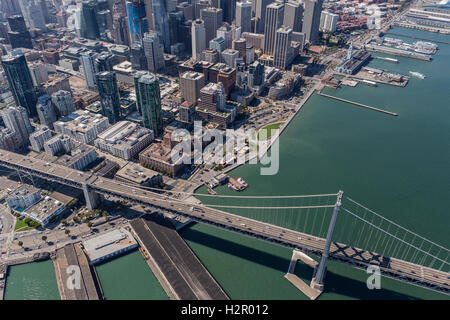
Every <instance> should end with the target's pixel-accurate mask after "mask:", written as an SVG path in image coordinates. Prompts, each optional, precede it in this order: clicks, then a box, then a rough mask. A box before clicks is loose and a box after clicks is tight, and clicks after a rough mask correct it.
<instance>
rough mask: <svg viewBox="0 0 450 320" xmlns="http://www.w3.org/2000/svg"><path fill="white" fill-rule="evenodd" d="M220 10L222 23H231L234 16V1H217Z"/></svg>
mask: <svg viewBox="0 0 450 320" xmlns="http://www.w3.org/2000/svg"><path fill="white" fill-rule="evenodd" d="M219 4H220V8H221V9H222V11H223V21H225V22H228V23H229V24H231V23H233V20H234V18H235V14H236V0H219Z"/></svg>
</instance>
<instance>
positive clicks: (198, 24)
mask: <svg viewBox="0 0 450 320" xmlns="http://www.w3.org/2000/svg"><path fill="white" fill-rule="evenodd" d="M208 43H209V42H208ZM205 48H206V39H205V24H204V22H203V20H201V19H197V20H194V21H193V22H192V57H193V58H194V59H196V60H201V59H202V52H203V50H205Z"/></svg>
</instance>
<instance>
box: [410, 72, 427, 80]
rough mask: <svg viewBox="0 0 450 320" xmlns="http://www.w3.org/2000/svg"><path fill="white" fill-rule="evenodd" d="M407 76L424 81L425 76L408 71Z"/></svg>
mask: <svg viewBox="0 0 450 320" xmlns="http://www.w3.org/2000/svg"><path fill="white" fill-rule="evenodd" d="M409 74H410V75H412V76H413V77H416V78H419V79H425V75H423V74H421V73H420V72H416V71H410V72H409Z"/></svg>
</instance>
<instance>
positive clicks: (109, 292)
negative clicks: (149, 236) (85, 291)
mask: <svg viewBox="0 0 450 320" xmlns="http://www.w3.org/2000/svg"><path fill="white" fill-rule="evenodd" d="M95 269H96V270H97V274H98V277H99V278H100V283H101V285H102V289H103V294H104V296H105V299H109V300H119V299H120V300H144V299H148V300H163V299H164V300H167V299H168V298H167V295H166V293H165V292H164V290H163V289H162V287H161V285H160V284H159V282H158V280H157V279H156V278H155V276H154V275H153V273H152V271H151V270H150V268H149V267H148V265H147V263H146V262H145V260H144V258H143V257H142V255H141V253H140V252H139V250H136V251H134V252H131V253H128V254H126V255H122V256H120V257H117V258H115V259H112V260H109V261H107V262H105V263H102V264H100V265H97V266H96V268H95Z"/></svg>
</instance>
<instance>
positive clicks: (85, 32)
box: [80, 0, 100, 39]
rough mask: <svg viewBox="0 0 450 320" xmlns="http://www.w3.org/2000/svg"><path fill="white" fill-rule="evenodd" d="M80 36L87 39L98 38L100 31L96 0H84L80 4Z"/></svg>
mask: <svg viewBox="0 0 450 320" xmlns="http://www.w3.org/2000/svg"><path fill="white" fill-rule="evenodd" d="M80 27H81V28H80V30H81V36H82V37H83V38H88V39H98V38H99V37H100V31H99V28H98V23H97V1H95V0H90V1H84V2H83V3H82V4H81V25H80Z"/></svg>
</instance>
